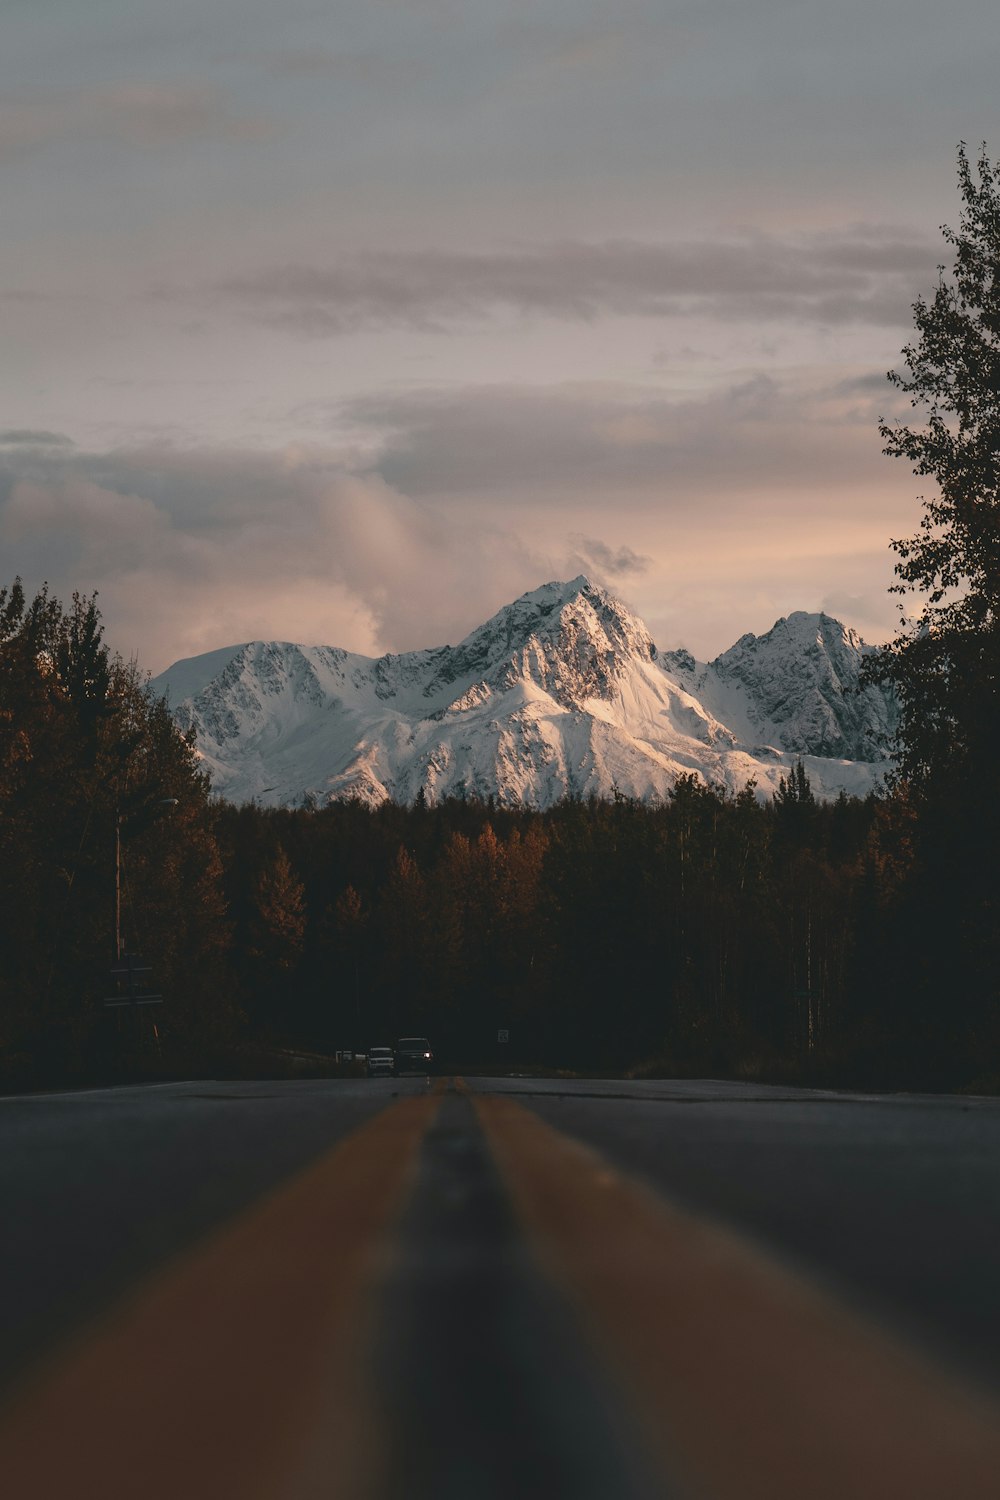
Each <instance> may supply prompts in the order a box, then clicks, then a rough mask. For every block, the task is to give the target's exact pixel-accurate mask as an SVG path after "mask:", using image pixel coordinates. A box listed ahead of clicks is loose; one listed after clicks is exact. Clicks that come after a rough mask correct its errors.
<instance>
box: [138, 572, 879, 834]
mask: <svg viewBox="0 0 1000 1500" xmlns="http://www.w3.org/2000/svg"><path fill="white" fill-rule="evenodd" d="M867 649H868V648H867V647H865V646H864V644H863V643H862V642H861V640H860V638H859V637H858V636H857V635H856V634H855V632H853V631H850V630H846V629H845V628H844V627H843V626H842V625H840V624H839V623H838V622H837V621H836V620H834V619H832V618H831V617H830V616H828V615H824V614H807V613H805V612H804V611H796V612H795V613H793V614H790V615H789V616H787V618H784V619H781V620H778V621H777V622H776V623H775V625H774V626H773V627H772V629H771V630H770V631H768V633H767V634H766V635H762V636H756V635H753V634H748V635H744V636H743V637H741V639H740V640H739V641H737V643H736V645H735V646H733V647H731V648H730V650H729V651H727V652H724V653H723V654H722V655H721V656H719V657H717V658H716V660H715V661H714V662H712V663H709V664H707V665H706V664H704V663H697V662H695V661H694V659H693V658H692V657H691V656H690V655H689V654H688V653H687V652H680V651H678V652H664V653H662V654H659V653H657V651H656V648H655V647H654V645H653V643H652V640H651V639H650V636H649V632H648V631H647V629H646V627H645V625H644V624H643V623H642V621H641V620H639V619H638V618H637V617H636V616H635V615H634V614H633V613H632V612H631V610H629V608H628V607H627V606H626V605H625V604H623V603H622V602H621V600H619V599H616V598H615V597H614V596H613V595H612V594H610V593H608V592H607V590H605V589H604V588H602V587H600V586H599V585H597V584H595V583H594V582H593V581H592V580H591V579H589V578H587V577H586V576H585V575H583V574H580V575H579V576H577V577H576V578H573V579H570V580H569V581H568V582H560V581H556V580H553V581H551V582H549V583H545V584H542V585H541V586H540V587H539V588H536V589H532V590H531V591H530V592H529V593H526V594H522V595H521V597H520V598H519V599H515V600H514V601H513V602H512V603H511V604H507V605H505V606H504V608H503V609H500V610H498V611H497V613H496V614H495V615H493V616H492V618H491V619H489V620H487V621H486V623H485V624H483V625H481V626H479V628H478V629H477V630H473V631H472V632H471V633H470V634H469V635H467V636H466V637H465V639H464V640H463V641H461V642H460V643H459V644H458V645H457V646H441V647H439V648H437V649H430V650H425V651H410V652H404V653H403V654H402V655H392V654H390V655H387V656H382V657H379V658H378V659H377V660H373V659H371V658H369V657H364V656H358V655H354V654H352V653H348V652H345V651H341V650H338V649H335V648H333V647H329V646H293V645H290V644H285V643H282V642H278V641H270V642H267V641H263V642H261V641H257V642H252V643H249V644H247V645H244V646H240V647H236V646H234V647H230V648H227V649H225V650H223V651H218V652H213V653H210V654H209V655H207V656H205V657H199V658H195V659H193V660H190V661H186V662H182V663H178V664H177V665H176V666H175V667H173V668H171V669H170V670H169V671H168V672H166V673H164V674H163V675H162V677H160V678H158V679H156V681H155V682H154V684H153V686H154V687H157V688H159V689H160V690H161V691H163V692H164V693H166V694H168V696H169V698H170V701H171V704H172V706H173V707H174V709H175V711H176V713H177V717H178V719H179V721H180V722H181V723H182V724H183V725H184V726H185V727H188V726H194V727H195V728H196V729H197V732H198V750H199V753H200V754H201V756H202V757H203V761H204V764H205V767H206V769H207V770H208V771H209V772H210V774H211V776H212V779H213V782H214V785H215V787H216V790H218V791H220V792H222V793H223V794H224V795H227V796H229V797H232V798H233V799H234V800H236V801H245V800H247V799H248V798H250V797H260V798H262V799H265V798H266V800H267V801H269V802H271V803H274V804H276V805H280V804H285V805H289V804H294V803H296V802H300V801H301V800H302V799H303V798H306V799H307V800H309V801H310V802H317V803H324V802H327V801H332V800H337V799H342V798H360V799H361V800H363V801H366V802H369V803H372V804H374V803H378V802H381V801H384V800H385V799H386V798H392V799H395V800H397V801H400V802H409V801H412V800H413V799H414V798H415V797H416V796H417V795H418V793H419V792H420V791H421V790H422V791H423V792H424V795H425V796H426V797H427V799H428V800H429V801H431V802H435V801H438V800H439V799H440V798H441V797H445V796H448V795H458V796H467V795H475V796H480V797H488V796H494V797H496V798H497V799H498V800H499V801H500V802H506V803H521V804H527V805H532V806H538V807H547V806H549V805H551V804H552V803H553V802H555V801H557V800H558V799H559V798H560V797H564V796H576V797H587V796H590V795H596V796H609V795H611V792H612V790H613V789H614V788H618V789H620V790H621V791H622V792H624V793H625V794H626V795H628V796H634V797H638V798H640V799H642V800H649V799H655V798H657V797H663V796H666V795H667V794H668V793H669V791H670V788H671V787H672V786H673V785H674V784H675V782H676V780H677V778H678V777H679V776H683V775H688V774H690V773H691V772H694V773H695V774H698V775H701V776H703V777H705V778H706V779H707V780H709V781H712V782H718V783H720V784H722V785H724V786H727V787H730V788H732V789H736V788H738V787H742V786H744V785H745V784H746V783H747V781H748V780H750V779H751V778H753V779H754V780H755V781H756V782H757V785H758V787H759V788H760V789H761V791H762V792H766V791H767V790H768V789H774V788H775V787H776V786H777V785H778V784H779V781H780V778H781V776H782V775H784V774H786V773H787V772H788V771H789V770H790V768H791V767H792V766H793V765H794V763H795V760H796V759H797V758H798V757H800V756H801V757H802V758H803V760H804V763H805V765H806V770H807V771H808V774H809V777H810V779H811V781H812V783H813V786H814V788H815V790H816V793H817V795H818V796H836V795H837V793H838V792H839V791H841V790H845V791H849V792H860V793H864V792H866V791H867V790H868V789H869V788H870V787H871V786H872V785H873V784H874V783H875V782H876V780H877V778H878V776H879V774H880V772H881V770H882V769H883V767H884V763H885V762H884V756H885V746H886V744H887V743H888V741H889V739H890V738H891V733H892V728H893V725H894V723H895V716H896V713H897V709H896V706H895V703H894V701H893V700H891V695H889V694H887V693H886V692H885V690H883V689H882V688H880V687H878V686H875V685H866V686H861V685H860V682H859V676H858V669H859V666H860V661H861V657H862V655H863V653H864V652H865V651H866V650H867Z"/></svg>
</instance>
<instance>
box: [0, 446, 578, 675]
mask: <svg viewBox="0 0 1000 1500" xmlns="http://www.w3.org/2000/svg"><path fill="white" fill-rule="evenodd" d="M0 552H2V554H3V556H4V558H5V559H6V560H7V564H8V566H10V568H11V573H12V575H13V573H14V572H19V573H21V574H22V575H23V576H24V578H25V581H26V584H27V585H28V586H30V587H37V586H38V584H40V583H41V581H42V580H43V579H48V580H49V581H50V583H51V584H52V587H53V588H54V590H55V591H56V593H57V594H60V595H62V596H64V597H65V596H68V595H69V594H70V593H71V592H72V590H73V589H76V588H79V589H81V590H83V591H85V592H89V591H90V590H92V589H95V588H96V589H98V590H99V591H100V602H101V607H102V610H103V612H104V615H105V619H106V622H107V626H108V635H109V639H110V640H111V642H112V644H113V645H114V646H115V647H116V649H118V650H120V651H122V653H123V654H125V655H130V654H132V653H137V654H138V657H139V660H140V663H141V664H142V665H143V666H146V667H149V668H150V669H151V670H154V671H158V670H161V669H162V668H163V667H165V666H166V665H168V664H169V663H170V662H171V661H173V660H175V659H177V658H178V657H181V656H187V655H193V654H197V653H198V652H200V651H205V650H209V649H212V648H214V647H217V646H220V645H225V644H231V643H234V642H236V641H240V640H247V639H253V638H259V637H264V638H269V639H272V638H276V637H277V638H283V639H292V640H304V641H306V642H321V643H328V644H332V645H340V646H346V647H349V648H351V649H354V650H361V651H367V652H376V651H380V650H384V649H387V648H390V647H391V648H392V649H396V650H403V649H409V648H411V647H422V646H427V645H435V644H440V643H441V642H443V641H446V640H457V639H459V638H460V637H461V636H462V635H464V634H465V633H466V632H467V630H468V629H469V628H470V622H473V623H478V621H479V619H480V618H485V616H486V615H487V614H489V613H490V612H491V611H492V610H493V609H496V608H498V607H499V606H500V605H501V604H503V603H505V602H507V600H508V599H509V598H513V597H515V596H516V595H517V594H519V593H521V592H522V591H523V590H524V589H525V588H526V587H531V586H534V585H535V583H537V581H538V580H539V579H540V578H541V577H547V576H549V562H548V560H547V559H545V558H543V557H541V556H540V555H538V554H532V553H531V552H530V551H529V549H527V548H526V547H525V546H524V545H523V544H522V543H521V542H520V541H519V539H518V538H517V537H516V536H515V535H513V534H512V533H510V532H509V531H508V530H506V529H505V528H504V527H503V526H502V525H499V524H497V525H492V526H484V525H482V524H477V525H475V526H472V525H469V524H464V525H463V524H462V522H461V521H460V519H458V518H456V517H454V516H450V515H446V516H443V515H440V514H437V513H435V512H434V511H433V510H432V509H430V508H428V507H427V506H425V505H424V504H422V503H421V502H420V501H419V500H415V499H413V498H411V497H407V496H405V495H402V494H400V493H399V492H397V491H395V490H393V489H392V488H391V487H390V486H389V485H387V484H386V483H385V482H384V481H383V480H382V479H380V478H379V477H378V476H377V475H355V474H351V473H349V472H348V471H346V470H345V469H344V468H343V466H342V465H341V464H339V463H338V462H337V461H336V459H335V458H333V457H331V455H329V454H323V453H320V452H317V451H311V452H302V451H288V452H283V453H272V454H261V453H259V452H244V451H239V450H231V451H228V452H209V451H204V450H193V451H186V452H181V451H178V450H175V449H169V448H160V449H156V448H147V449H144V450H133V451H130V452H127V451H116V452H112V453H102V454H97V453H89V454H83V453H76V454H72V455H63V454H62V453H58V452H52V453H50V454H49V455H48V456H47V457H44V456H40V455H39V454H38V453H37V452H36V453H34V454H33V455H32V456H31V462H30V464H28V465H25V464H23V463H21V462H20V461H19V458H18V455H17V454H16V453H15V452H8V453H6V454H4V455H0ZM4 581H6V580H4Z"/></svg>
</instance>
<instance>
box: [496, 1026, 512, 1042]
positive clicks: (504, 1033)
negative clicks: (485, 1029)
mask: <svg viewBox="0 0 1000 1500" xmlns="http://www.w3.org/2000/svg"><path fill="white" fill-rule="evenodd" d="M497 1041H498V1042H509V1041H510V1032H509V1031H508V1030H507V1029H506V1027H503V1026H501V1028H500V1030H499V1031H498V1032H497Z"/></svg>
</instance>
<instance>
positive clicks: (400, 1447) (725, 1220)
mask: <svg viewBox="0 0 1000 1500" xmlns="http://www.w3.org/2000/svg"><path fill="white" fill-rule="evenodd" d="M998 1163H1000V1101H993V1100H985V1099H959V1098H943V1097H931V1098H926V1097H916V1096H911V1097H904V1096H889V1097H886V1096H862V1095H849V1094H824V1093H819V1092H809V1091H804V1090H794V1089H777V1088H766V1087H758V1086H745V1085H738V1084H726V1083H710V1082H698V1083H689V1082H685V1083H674V1082H663V1083H661V1082H657V1083H636V1082H622V1081H621V1080H614V1081H611V1080H608V1081H601V1080H597V1081H595V1080H551V1079H550V1080H539V1079H532V1078H516V1077H507V1078H502V1079H501V1078H497V1079H467V1080H466V1079H453V1078H442V1079H436V1080H435V1079H425V1078H417V1077H414V1078H407V1079H400V1080H391V1079H373V1080H331V1081H320V1082H312V1081H311V1082H299V1083H284V1082H283V1083H245V1082H241V1083H214V1082H195V1083H186V1084H171V1085H166V1086H161V1087H157V1088H131V1089H115V1090H103V1091H91V1092H82V1093H71V1094H63V1095H49V1096H33V1097H20V1098H8V1099H0V1195H2V1197H0V1201H2V1202H3V1204H4V1229H3V1234H2V1237H0V1382H2V1390H3V1393H4V1395H5V1404H4V1407H3V1411H2V1413H0V1476H6V1482H5V1484H4V1492H5V1493H10V1494H14V1495H17V1496H18V1497H19V1500H20V1497H21V1496H26V1497H28V1496H31V1497H34V1496H39V1497H42V1500H47V1497H48V1496H50V1495H51V1496H53V1497H55V1496H57V1495H59V1496H62V1495H64V1494H72V1495H74V1496H81V1497H84V1500H86V1497H89V1496H91V1495H93V1496H95V1497H96V1496H97V1495H100V1496H102V1497H103V1500H117V1497H123V1500H124V1497H126V1496H129V1497H131V1496H134V1495H136V1494H140V1493H141V1494H143V1496H144V1497H147V1500H158V1497H164V1500H168V1497H175V1496H176V1497H178V1500H179V1497H181V1496H183V1497H188V1496H190V1497H200V1496H205V1497H206V1500H207V1497H208V1496H211V1497H213V1500H228V1497H230V1496H232V1497H233V1500H236V1497H239V1500H253V1497H255V1496H260V1497H262V1500H270V1497H279V1496H280V1497H282V1500H285V1497H287V1500H298V1497H300V1496H301V1497H312V1496H319V1495H336V1496H346V1497H355V1496H357V1497H366V1500H368V1497H370V1500H397V1497H398V1500H402V1497H404V1496H405V1497H407V1500H423V1497H430V1496H435V1497H441V1500H449V1497H452V1496H453V1497H456V1500H457V1497H463V1500H465V1497H470V1500H491V1497H493V1496H496V1497H498V1500H499V1497H501V1496H504V1497H507V1496H535V1495H537V1496H567V1497H570V1496H572V1497H580V1500H588V1497H594V1500H610V1497H614V1500H618V1497H622V1500H630V1497H633V1496H634V1497H639V1496H650V1497H652V1496H677V1497H679V1500H684V1497H688V1496H690V1497H695V1496H701V1497H708V1500H711V1497H717V1500H729V1497H730V1496H731V1497H733V1500H736V1497H748V1500H757V1497H759V1500H782V1497H784V1496H789V1497H791V1496H795V1497H796V1500H801V1497H804V1496H808V1497H813V1496H815V1497H818V1500H824V1497H827V1496H829V1497H830V1500H835V1497H836V1500H840V1497H845V1496H851V1497H852V1500H853V1497H862V1500H863V1497H867V1496H869V1495H871V1496H872V1497H874V1496H880V1497H881V1496H892V1495H895V1494H900V1495H903V1494H905V1495H906V1496H907V1497H908V1500H912V1497H915V1496H916V1497H919V1496H924V1495H926V1496H927V1497H928V1500H929V1497H931V1496H935V1497H937V1496H940V1495H943V1494H955V1495H959V1494H961V1495H963V1496H979V1495H982V1496H987V1495H989V1496H995V1495H996V1494H997V1493H998V1481H997V1478H996V1476H997V1474H998V1473H1000V1256H998V1254H997V1251H998V1249H1000V1170H998Z"/></svg>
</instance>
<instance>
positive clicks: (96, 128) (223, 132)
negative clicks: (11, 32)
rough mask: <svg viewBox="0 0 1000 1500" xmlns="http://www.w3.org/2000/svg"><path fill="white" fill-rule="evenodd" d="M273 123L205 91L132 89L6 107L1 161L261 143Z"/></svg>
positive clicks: (13, 100) (123, 86)
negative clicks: (86, 150)
mask: <svg viewBox="0 0 1000 1500" xmlns="http://www.w3.org/2000/svg"><path fill="white" fill-rule="evenodd" d="M267 130H268V125H267V122H265V121H264V120H262V119H261V118H260V117H258V116H255V115H250V114H238V113H235V112H234V111H233V110H232V108H231V106H230V104H229V101H228V100H227V98H226V96H225V95H224V94H223V93H221V92H220V91H219V90H218V89H214V88H210V87H208V86H206V85H203V84H191V83H173V84H170V83H152V82H142V81H135V82H130V83H129V82H126V83H119V84H113V85H108V86H106V87H103V88H95V89H91V90H87V91H78V92H74V93H70V92H65V93H59V94H48V95H35V96H31V97H22V98H20V99H18V98H17V97H16V96H15V97H10V98H8V99H7V100H6V101H5V102H4V103H3V104H0V159H3V158H4V157H13V156H16V155H19V154H21V153H23V152H25V151H30V150H36V149H39V148H41V147H44V146H52V145H57V144H64V143H66V142H76V141H80V140H93V141H110V142H113V143H115V144H117V145H123V146H131V147H139V148H146V149H148V148H151V147H154V148H155V147H165V146H172V145H175V144H178V143H181V142H185V141H199V140H206V139H221V140H256V139H259V138H260V136H261V135H262V134H265V133H266V132H267Z"/></svg>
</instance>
